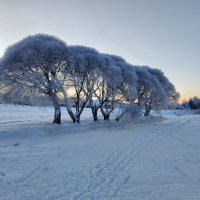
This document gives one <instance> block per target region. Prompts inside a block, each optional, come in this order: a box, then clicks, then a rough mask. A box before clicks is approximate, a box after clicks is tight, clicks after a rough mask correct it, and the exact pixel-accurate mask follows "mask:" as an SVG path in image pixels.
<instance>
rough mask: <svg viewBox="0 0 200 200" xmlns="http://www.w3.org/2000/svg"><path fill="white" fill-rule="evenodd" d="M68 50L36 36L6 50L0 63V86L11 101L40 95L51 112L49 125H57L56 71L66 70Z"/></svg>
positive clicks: (56, 41)
mask: <svg viewBox="0 0 200 200" xmlns="http://www.w3.org/2000/svg"><path fill="white" fill-rule="evenodd" d="M67 58H68V47H67V46H66V44H65V43H64V42H63V41H61V40H60V39H58V38H56V37H54V36H49V35H44V34H37V35H34V36H29V37H27V38H25V39H23V40H21V41H19V42H17V43H15V44H14V45H12V46H10V47H9V48H8V49H7V50H6V52H5V54H4V56H3V58H2V59H1V71H2V78H1V82H2V84H3V85H4V91H6V95H7V96H8V97H10V98H11V99H13V98H15V99H17V98H19V97H21V96H29V97H30V96H32V95H38V94H41V93H42V94H44V95H47V96H48V97H49V99H50V100H51V102H52V104H53V106H54V108H55V114H54V120H53V123H57V124H60V123H61V111H60V105H59V102H58V93H59V92H60V83H59V80H58V76H59V73H60V70H61V69H62V68H63V67H64V66H66V61H67Z"/></svg>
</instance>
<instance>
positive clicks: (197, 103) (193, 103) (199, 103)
mask: <svg viewBox="0 0 200 200" xmlns="http://www.w3.org/2000/svg"><path fill="white" fill-rule="evenodd" d="M186 104H187V107H189V108H190V109H191V110H195V109H200V99H199V98H198V97H193V98H190V100H189V101H188V102H186Z"/></svg>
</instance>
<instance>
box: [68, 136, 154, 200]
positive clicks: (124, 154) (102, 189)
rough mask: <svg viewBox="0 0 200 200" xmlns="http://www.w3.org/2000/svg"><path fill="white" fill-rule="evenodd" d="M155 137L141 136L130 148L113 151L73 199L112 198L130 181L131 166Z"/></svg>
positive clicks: (93, 170) (91, 173)
mask: <svg viewBox="0 0 200 200" xmlns="http://www.w3.org/2000/svg"><path fill="white" fill-rule="evenodd" d="M154 137H155V134H154V135H153V136H148V137H145V138H139V139H137V140H136V141H137V144H136V145H135V146H134V144H133V143H131V144H129V145H128V148H127V147H125V148H123V149H120V150H119V151H118V152H113V153H112V154H111V155H109V156H108V157H107V158H106V160H105V161H103V162H102V163H100V164H99V165H97V166H96V167H95V168H93V169H91V170H90V174H89V180H88V182H87V183H84V185H83V186H81V187H80V190H81V191H79V193H78V194H75V195H74V196H73V197H72V198H71V199H91V200H95V199H112V198H113V197H114V196H116V195H117V193H118V192H119V190H120V188H121V186H122V185H124V184H126V183H127V182H128V180H129V179H130V177H131V174H130V173H129V170H130V167H131V168H132V167H134V165H136V164H137V162H138V159H139V156H140V154H141V153H142V152H143V151H144V150H145V147H146V146H148V145H149V144H150V143H151V141H152V140H153V138H154Z"/></svg>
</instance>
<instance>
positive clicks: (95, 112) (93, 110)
mask: <svg viewBox="0 0 200 200" xmlns="http://www.w3.org/2000/svg"><path fill="white" fill-rule="evenodd" d="M97 112H98V109H97V108H96V107H93V108H92V115H93V119H94V121H95V122H96V121H98V116H97Z"/></svg>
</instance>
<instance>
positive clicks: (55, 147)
mask: <svg viewBox="0 0 200 200" xmlns="http://www.w3.org/2000/svg"><path fill="white" fill-rule="evenodd" d="M178 112H179V113H177V112H176V113H175V112H174V111H165V112H163V115H164V117H165V118H162V119H161V120H158V118H155V119H153V120H137V121H130V120H129V121H127V122H124V121H121V122H114V121H110V122H103V121H101V120H100V121H99V122H98V123H93V122H91V121H92V119H91V114H90V110H85V112H84V120H83V121H82V122H81V124H73V123H71V121H70V120H69V118H67V113H66V111H65V110H63V113H62V115H63V119H64V120H63V124H62V125H52V124H51V120H52V115H53V110H52V109H50V108H36V107H28V106H8V105H0V200H98V199H101V200H107V199H113V200H199V199H200V116H198V115H192V114H190V113H184V112H183V111H178ZM65 115H66V120H65Z"/></svg>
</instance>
